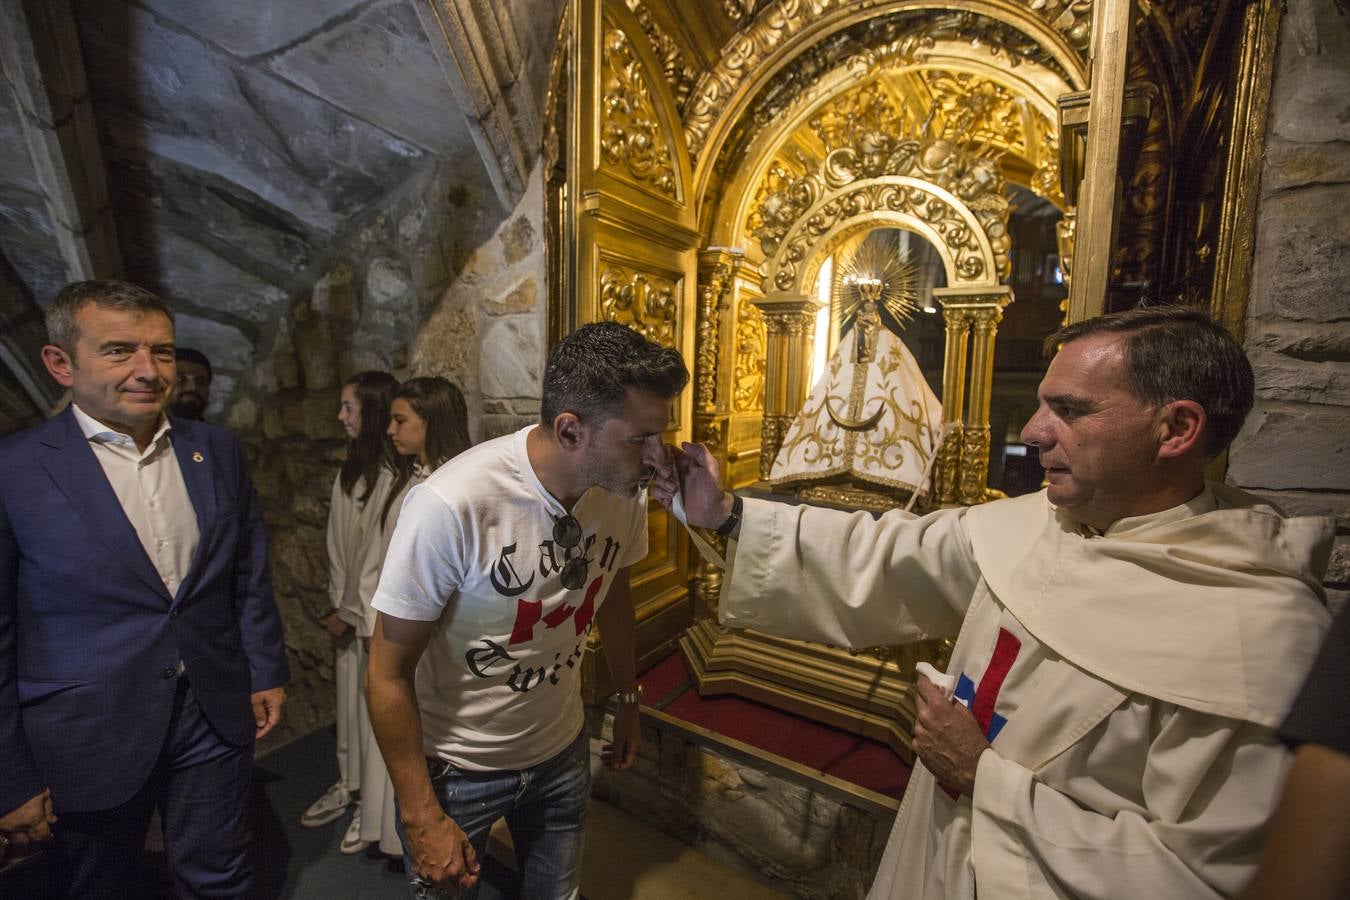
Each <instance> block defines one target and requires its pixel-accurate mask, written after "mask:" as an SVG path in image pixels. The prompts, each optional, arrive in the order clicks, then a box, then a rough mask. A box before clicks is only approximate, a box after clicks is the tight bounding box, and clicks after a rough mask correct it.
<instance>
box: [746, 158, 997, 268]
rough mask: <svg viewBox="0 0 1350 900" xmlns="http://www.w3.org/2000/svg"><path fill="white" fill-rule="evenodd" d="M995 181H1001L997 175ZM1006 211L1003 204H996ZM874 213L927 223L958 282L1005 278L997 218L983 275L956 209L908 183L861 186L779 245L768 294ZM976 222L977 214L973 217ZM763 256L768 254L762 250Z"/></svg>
mask: <svg viewBox="0 0 1350 900" xmlns="http://www.w3.org/2000/svg"><path fill="white" fill-rule="evenodd" d="M993 176H994V177H995V178H997V180H998V181H1000V182H1001V181H1002V177H1001V176H999V175H998V173H997V170H994V171H993ZM998 199H999V200H1000V201H1001V202H1002V203H1003V204H1004V205H1005V208H1006V204H1007V200H1006V199H1005V198H1003V197H1002V196H1001V195H1000V196H999V198H998ZM876 212H893V213H902V214H906V215H909V216H912V217H913V218H915V219H918V220H920V221H922V222H924V223H926V224H927V225H928V226H929V227H930V228H932V229H933V230H934V231H935V232H936V233H937V234H938V235H939V236H940V239H941V241H942V243H943V244H944V245H945V247H946V248H947V250H948V251H949V252H950V254H951V256H952V258H953V260H954V267H955V270H956V271H955V275H956V279H957V280H958V281H970V282H974V281H983V280H992V279H994V278H997V277H1001V276H1003V275H1005V274H1006V273H1007V271H1008V268H1009V265H1010V263H1009V257H1008V250H1009V246H1010V241H1009V240H1008V237H1007V226H1006V225H1005V224H1004V223H1003V221H1002V218H1001V217H999V218H997V219H996V220H995V221H993V222H991V223H990V225H989V226H987V229H986V230H985V232H984V233H985V234H988V235H989V237H990V244H991V245H992V247H993V252H994V263H995V266H996V269H997V271H995V272H988V271H986V265H985V254H984V251H983V248H982V246H981V243H980V234H979V232H978V231H977V228H974V227H972V226H971V223H970V222H969V220H967V219H966V218H965V217H964V216H963V215H962V214H961V213H960V212H959V211H958V210H957V209H956V208H955V207H953V206H952V205H951V204H950V203H948V202H947V201H946V200H944V199H943V198H942V197H940V196H939V195H937V194H935V193H933V192H932V191H931V190H930V189H929V187H928V186H927V185H926V184H922V183H915V182H912V181H906V182H903V183H896V182H893V181H881V182H864V183H863V184H862V185H861V186H859V187H857V188H855V189H853V190H849V191H845V192H843V193H840V194H839V195H838V196H836V197H834V198H832V199H830V200H829V201H828V202H827V203H825V204H823V205H821V206H820V207H819V208H817V209H814V210H813V211H811V212H810V214H809V215H808V216H807V217H806V219H805V221H804V222H800V223H798V224H797V225H796V226H795V227H794V229H793V231H792V232H790V233H789V235H788V237H787V239H786V240H785V241H784V242H783V247H782V252H781V254H780V255H779V256H778V257H777V260H776V265H775V260H771V261H770V262H768V263H765V266H764V268H763V270H762V271H764V272H765V275H766V277H771V278H772V279H773V283H772V285H771V286H769V287H768V289H774V290H790V289H791V288H792V287H793V285H794V284H795V283H796V281H797V278H798V268H799V267H800V265H801V264H802V263H803V262H806V261H807V257H808V255H809V253H808V251H809V249H810V248H811V246H812V245H814V244H815V243H816V242H817V241H819V240H820V239H821V238H822V237H824V236H825V235H827V234H828V233H829V232H831V231H832V230H834V229H835V227H836V226H837V225H839V224H840V223H841V222H844V221H847V220H851V219H860V218H865V217H867V216H869V215H870V214H872V213H876ZM976 215H977V216H978V215H979V213H978V211H977V212H976ZM766 252H767V249H766Z"/></svg>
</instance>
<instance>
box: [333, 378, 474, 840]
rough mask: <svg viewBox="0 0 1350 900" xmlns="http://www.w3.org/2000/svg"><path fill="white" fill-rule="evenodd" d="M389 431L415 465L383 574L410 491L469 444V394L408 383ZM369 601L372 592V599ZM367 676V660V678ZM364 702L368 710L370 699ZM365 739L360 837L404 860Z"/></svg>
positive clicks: (384, 547) (380, 551)
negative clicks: (467, 403) (465, 400)
mask: <svg viewBox="0 0 1350 900" xmlns="http://www.w3.org/2000/svg"><path fill="white" fill-rule="evenodd" d="M388 434H389V438H390V440H391V441H392V443H393V446H394V449H395V450H396V451H397V452H398V453H399V454H400V455H401V456H402V457H403V458H404V459H405V460H406V461H408V462H409V463H411V468H410V470H409V471H408V474H407V475H406V477H403V478H400V479H399V480H398V481H397V482H396V483H395V484H394V486H393V490H392V491H391V493H390V496H389V499H388V501H387V503H388V513H387V515H385V516H384V520H383V525H382V527H381V529H380V531H379V535H380V539H379V540H376V541H373V542H372V543H371V551H370V561H369V564H368V568H372V569H374V571H376V572H377V573H378V571H379V570H380V568H381V567H382V566H383V565H384V557H385V554H386V553H387V552H388V550H389V540H390V538H391V537H393V534H394V526H395V525H396V524H397V523H398V513H399V510H400V509H401V508H402V506H403V500H404V498H405V497H406V496H407V494H408V491H410V490H411V489H412V488H413V486H414V485H417V484H420V483H421V482H423V481H425V480H426V478H427V476H429V475H430V474H431V473H432V472H434V471H435V470H436V469H438V468H440V466H442V465H443V464H445V463H446V462H448V461H449V460H450V459H451V458H453V457H455V456H457V455H458V454H459V453H461V452H463V451H464V450H467V449H468V447H469V415H468V409H467V407H466V406H465V403H464V395H463V394H461V393H460V391H459V388H457V387H455V386H454V385H453V384H451V383H450V382H449V381H446V380H445V379H444V378H440V377H431V378H412V379H409V380H408V381H405V382H404V383H403V384H402V385H401V386H400V387H399V389H398V391H397V392H396V393H395V395H394V399H393V402H392V404H391V406H390V417H389V429H388ZM369 599H370V597H369V596H367V597H366V600H367V601H369ZM365 610H366V616H365V619H364V621H363V622H362V623H361V624H360V625H358V627H357V634H358V635H360V637H361V640H362V641H363V642H367V643H368V642H369V640H370V637H371V635H373V634H374V632H375V610H374V609H372V608H371V606H370V604H369V602H367V603H366V605H365ZM364 675H365V664H364V658H363V661H362V680H363V682H364ZM362 706H363V708H364V702H363V704H362ZM368 721H369V719H367V722H368ZM365 741H366V744H365V748H364V752H363V755H362V760H363V764H362V770H361V796H362V799H363V804H364V808H365V814H364V815H363V816H362V817H361V824H360V840H361V841H362V844H363V846H364V845H366V844H370V843H375V844H377V845H378V846H379V849H380V852H381V853H383V854H386V855H388V856H392V857H395V858H399V859H401V858H402V856H403V844H402V842H401V841H400V840H399V837H398V832H397V831H396V829H395V813H394V787H393V785H392V784H391V783H390V780H389V770H388V769H387V768H385V765H384V757H382V756H381V755H380V750H379V746H378V745H377V744H376V741H375V735H374V733H373V732H372V731H371V730H370V728H369V725H367V727H366V729H365Z"/></svg>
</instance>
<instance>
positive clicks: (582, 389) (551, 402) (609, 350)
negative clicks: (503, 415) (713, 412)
mask: <svg viewBox="0 0 1350 900" xmlns="http://www.w3.org/2000/svg"><path fill="white" fill-rule="evenodd" d="M688 383H689V370H688V369H687V368H685V365H684V360H683V359H681V358H680V354H679V353H678V352H677V351H675V350H672V349H670V348H669V347H662V346H661V345H660V344H656V343H653V342H652V341H649V340H647V339H646V338H645V337H643V336H642V335H640V334H638V333H637V332H636V331H634V330H633V329H631V328H628V327H627V326H624V325H620V324H618V323H616V322H593V323H591V324H589V325H582V326H581V327H580V328H578V329H577V330H576V331H573V332H572V333H571V334H569V335H568V336H567V337H565V338H563V339H562V340H561V341H559V342H558V345H557V346H556V347H554V348H553V350H552V352H550V353H549V355H548V363H547V364H546V365H545V366H544V397H543V403H542V405H541V408H540V414H539V418H540V420H541V421H542V422H543V423H544V424H545V425H548V426H551V425H552V424H553V422H554V420H556V419H557V418H558V416H560V415H562V414H563V413H565V412H570V413H573V414H575V415H576V416H577V417H578V418H579V419H581V420H582V421H589V422H599V421H603V420H605V419H607V418H609V417H610V416H612V415H614V414H615V412H617V411H618V408H619V406H620V405H621V404H622V403H623V400H624V397H625V395H627V393H628V390H629V388H636V389H637V390H639V391H644V392H646V393H648V394H652V395H654V396H656V397H661V398H662V399H666V400H669V399H671V398H673V397H674V396H675V395H676V394H678V393H679V392H680V391H682V390H684V386H685V385H686V384H688Z"/></svg>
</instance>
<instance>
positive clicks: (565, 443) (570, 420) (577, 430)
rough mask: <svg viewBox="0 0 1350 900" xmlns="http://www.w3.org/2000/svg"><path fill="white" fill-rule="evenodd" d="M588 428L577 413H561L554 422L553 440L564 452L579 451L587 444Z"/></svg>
mask: <svg viewBox="0 0 1350 900" xmlns="http://www.w3.org/2000/svg"><path fill="white" fill-rule="evenodd" d="M585 438H586V426H585V425H584V424H582V421H581V420H580V419H578V418H577V416H576V413H570V412H565V413H559V414H558V417H557V418H555V419H554V420H553V439H554V440H556V441H557V442H558V446H559V447H562V448H563V449H564V450H579V449H580V448H581V445H582V444H583V443H584V442H585Z"/></svg>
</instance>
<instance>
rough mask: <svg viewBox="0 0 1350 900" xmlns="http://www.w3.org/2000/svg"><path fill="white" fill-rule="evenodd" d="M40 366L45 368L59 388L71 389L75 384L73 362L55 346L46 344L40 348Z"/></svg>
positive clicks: (67, 354) (68, 355) (64, 352)
mask: <svg viewBox="0 0 1350 900" xmlns="http://www.w3.org/2000/svg"><path fill="white" fill-rule="evenodd" d="M42 364H43V365H45V366H46V367H47V371H48V372H49V373H51V376H52V378H54V379H56V383H57V384H59V385H61V387H71V386H73V385H74V384H75V372H74V371H73V370H74V368H75V361H74V360H73V359H71V358H70V354H69V353H67V352H66V351H64V350H62V349H61V348H60V347H58V346H56V345H55V344H48V345H47V346H45V347H43V348H42Z"/></svg>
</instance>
